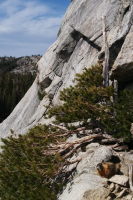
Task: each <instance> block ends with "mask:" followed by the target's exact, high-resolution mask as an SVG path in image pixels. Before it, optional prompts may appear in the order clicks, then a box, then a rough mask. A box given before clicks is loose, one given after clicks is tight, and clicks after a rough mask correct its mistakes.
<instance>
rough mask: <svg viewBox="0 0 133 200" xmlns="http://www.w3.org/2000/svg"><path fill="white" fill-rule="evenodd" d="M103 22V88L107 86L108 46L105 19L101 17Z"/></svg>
mask: <svg viewBox="0 0 133 200" xmlns="http://www.w3.org/2000/svg"><path fill="white" fill-rule="evenodd" d="M102 21H103V48H104V52H105V59H104V64H103V86H104V87H108V86H109V45H108V40H107V32H106V17H105V16H103V17H102Z"/></svg>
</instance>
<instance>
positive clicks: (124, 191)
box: [117, 189, 127, 198]
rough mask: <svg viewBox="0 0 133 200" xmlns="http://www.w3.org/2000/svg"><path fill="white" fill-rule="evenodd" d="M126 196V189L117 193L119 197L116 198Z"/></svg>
mask: <svg viewBox="0 0 133 200" xmlns="http://www.w3.org/2000/svg"><path fill="white" fill-rule="evenodd" d="M126 194H127V189H123V190H122V191H121V192H120V193H119V195H118V196H117V198H121V197H123V196H125V195H126Z"/></svg>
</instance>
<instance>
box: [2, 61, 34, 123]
mask: <svg viewBox="0 0 133 200" xmlns="http://www.w3.org/2000/svg"><path fill="white" fill-rule="evenodd" d="M16 67H17V59H16V58H13V57H10V59H7V58H6V57H3V58H0V122H2V121H3V120H4V119H5V118H6V117H7V116H8V115H9V114H10V113H11V112H12V110H13V109H14V107H15V106H16V104H17V103H18V102H19V101H20V100H21V98H22V97H23V96H24V94H25V93H26V92H27V90H28V89H29V87H30V86H31V84H32V83H33V81H34V79H35V74H32V73H30V72H29V73H26V74H24V73H14V72H12V70H13V69H14V68H16Z"/></svg>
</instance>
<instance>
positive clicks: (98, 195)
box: [81, 187, 112, 200]
mask: <svg viewBox="0 0 133 200" xmlns="http://www.w3.org/2000/svg"><path fill="white" fill-rule="evenodd" d="M109 195H110V190H109V189H107V188H104V187H101V188H98V189H96V190H89V191H87V192H85V194H84V196H83V198H82V199H81V200H107V198H108V197H109ZM111 199H112V198H111Z"/></svg>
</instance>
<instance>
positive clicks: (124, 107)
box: [48, 65, 133, 140]
mask: <svg viewBox="0 0 133 200" xmlns="http://www.w3.org/2000/svg"><path fill="white" fill-rule="evenodd" d="M75 81H76V84H75V86H70V87H69V88H67V89H64V90H63V91H62V92H61V95H60V100H61V101H63V102H64V103H63V104H62V105H60V106H55V107H52V108H51V109H50V110H49V113H48V114H49V117H51V116H55V117H56V122H57V123H65V124H66V125H67V123H72V122H77V121H83V122H84V124H85V125H87V126H89V127H90V128H101V129H102V130H103V132H107V133H109V134H112V135H114V136H115V137H122V138H123V139H124V140H130V139H131V134H130V126H131V122H132V121H133V109H132V108H133V91H128V90H123V91H121V92H119V98H118V102H115V103H114V102H112V100H111V99H112V97H113V93H114V91H113V87H112V86H108V87H103V78H102V66H100V65H95V66H92V67H91V68H89V69H85V70H84V72H83V73H82V74H77V77H76V79H75ZM88 119H90V120H89V123H87V121H88Z"/></svg>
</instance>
